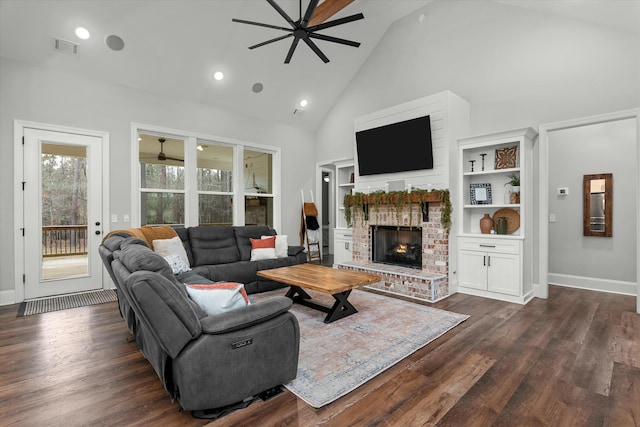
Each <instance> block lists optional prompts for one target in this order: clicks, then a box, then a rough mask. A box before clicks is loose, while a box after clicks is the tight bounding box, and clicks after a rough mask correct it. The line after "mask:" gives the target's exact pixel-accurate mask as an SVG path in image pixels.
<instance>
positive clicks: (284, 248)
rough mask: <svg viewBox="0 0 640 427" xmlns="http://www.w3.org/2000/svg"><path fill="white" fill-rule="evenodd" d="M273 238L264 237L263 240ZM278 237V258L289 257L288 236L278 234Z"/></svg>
mask: <svg viewBox="0 0 640 427" xmlns="http://www.w3.org/2000/svg"><path fill="white" fill-rule="evenodd" d="M269 237H273V236H262V238H263V239H268V238H269ZM275 237H276V256H277V257H278V258H286V257H288V256H289V243H288V242H287V235H286V234H278V235H276V236H275Z"/></svg>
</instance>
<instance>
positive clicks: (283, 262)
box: [256, 257, 296, 271]
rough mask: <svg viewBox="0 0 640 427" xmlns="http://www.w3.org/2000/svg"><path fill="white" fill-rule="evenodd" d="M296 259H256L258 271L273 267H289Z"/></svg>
mask: <svg viewBox="0 0 640 427" xmlns="http://www.w3.org/2000/svg"><path fill="white" fill-rule="evenodd" d="M295 261H296V258H295V257H287V258H276V259H263V260H260V261H256V264H257V265H258V271H261V270H271V269H272V268H280V267H289V266H291V265H294V262H295Z"/></svg>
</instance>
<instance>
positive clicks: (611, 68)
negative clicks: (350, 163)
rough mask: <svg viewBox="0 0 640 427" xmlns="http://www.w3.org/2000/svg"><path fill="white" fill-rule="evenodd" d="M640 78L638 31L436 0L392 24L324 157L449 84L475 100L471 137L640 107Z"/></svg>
mask: <svg viewBox="0 0 640 427" xmlns="http://www.w3.org/2000/svg"><path fill="white" fill-rule="evenodd" d="M421 13H424V14H425V17H426V19H425V20H424V21H423V22H422V23H420V22H419V20H418V16H419V15H420V14H421ZM639 75H640V37H639V35H638V34H637V33H631V32H625V31H619V30H616V29H612V28H608V27H603V26H598V25H595V24H590V23H586V22H581V21H576V20H571V19H569V18H564V17H558V16H553V15H547V14H543V13H538V12H534V11H530V10H525V9H522V8H518V7H515V6H508V5H503V4H498V3H493V2H490V1H485V0H456V1H451V0H435V1H434V2H433V3H430V4H429V5H427V6H425V7H424V8H422V9H419V10H417V11H415V12H414V13H413V14H410V15H408V16H406V17H405V18H403V19H401V20H399V21H397V22H395V23H394V24H393V25H392V26H391V27H390V28H389V30H388V31H387V33H386V35H385V36H384V37H383V39H382V40H381V41H380V42H379V44H378V46H377V47H376V49H375V50H374V51H373V53H372V54H371V55H370V56H369V58H368V59H367V61H366V62H365V63H364V64H363V66H362V68H361V69H360V71H359V72H358V74H357V75H356V76H355V77H354V78H353V80H352V83H351V84H350V86H349V87H348V88H347V90H345V92H344V93H343V95H342V97H341V98H340V99H339V100H338V101H337V103H336V104H335V106H334V107H333V108H332V110H331V112H330V113H329V114H328V115H327V117H326V119H325V120H324V122H323V123H322V125H321V126H320V128H319V129H318V133H317V137H316V139H317V145H316V153H317V158H318V160H320V161H322V160H323V159H331V158H335V157H353V131H354V120H355V119H356V118H357V117H360V116H363V115H366V114H369V113H372V112H374V111H378V110H382V109H385V108H389V107H392V106H394V105H399V104H402V103H404V102H408V101H411V100H414V99H417V98H421V97H424V96H427V95H432V94H435V93H438V92H440V91H443V90H450V91H452V92H454V93H456V94H457V95H459V96H460V97H462V98H463V99H465V100H466V101H468V102H469V103H470V105H471V126H470V133H471V135H482V134H487V133H492V132H499V131H504V130H509V129H516V128H523V127H533V128H534V129H536V128H538V126H540V125H541V124H547V123H553V122H559V121H564V120H570V119H576V118H581V117H590V116H596V115H599V114H605V113H610V112H614V111H623V110H628V109H631V108H637V107H638V106H640V79H639V78H638V76H639ZM534 151H535V153H537V146H534ZM537 166H538V167H539V166H541V165H537ZM545 166H546V165H545ZM455 173H456V171H455V170H452V174H455ZM534 175H535V177H537V176H538V172H537V169H536V170H534ZM453 178H454V176H453V175H452V182H453ZM453 208H454V210H455V209H456V206H455V205H454V207H453ZM534 220H536V222H535V223H536V224H537V219H536V218H534ZM536 232H537V230H536V229H534V234H536ZM533 245H534V246H533V247H534V248H538V247H539V242H538V241H537V239H535V240H534V242H533ZM536 253H537V252H536ZM538 263H539V260H538V259H537V257H535V258H534V272H537V270H538V268H537V265H538ZM536 280H537V274H534V281H536Z"/></svg>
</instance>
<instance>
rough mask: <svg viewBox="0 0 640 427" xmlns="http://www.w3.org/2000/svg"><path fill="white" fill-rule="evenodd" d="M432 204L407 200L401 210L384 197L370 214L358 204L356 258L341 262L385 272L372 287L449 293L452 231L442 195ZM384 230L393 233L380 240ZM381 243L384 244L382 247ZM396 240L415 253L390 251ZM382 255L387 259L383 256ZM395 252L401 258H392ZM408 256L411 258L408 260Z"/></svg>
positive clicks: (421, 295)
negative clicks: (444, 217)
mask: <svg viewBox="0 0 640 427" xmlns="http://www.w3.org/2000/svg"><path fill="white" fill-rule="evenodd" d="M427 206H428V208H427V209H428V210H427V211H426V212H422V210H421V208H420V205H419V204H418V203H415V202H414V203H406V204H405V205H404V207H403V208H402V209H401V210H400V209H398V206H397V205H396V204H384V203H383V204H380V205H378V206H377V207H374V206H370V207H369V212H368V218H365V213H364V212H363V210H362V209H360V208H357V209H354V210H353V213H352V218H353V219H352V222H353V245H352V254H353V255H352V256H353V259H352V260H351V262H346V263H342V264H339V265H338V268H345V269H349V270H355V271H364V272H367V273H371V274H376V275H378V276H380V278H381V279H382V280H381V281H380V282H378V283H375V284H372V285H368V286H367V287H368V288H373V289H377V290H380V291H384V292H388V293H392V294H397V295H402V296H406V297H410V298H415V299H419V300H423V301H428V302H435V301H438V300H441V299H443V298H446V297H447V296H449V278H448V274H449V233H448V231H447V230H446V229H445V228H443V227H442V225H441V223H440V207H441V203H440V199H439V198H438V199H437V201H434V202H430V203H428V205H427ZM424 220H426V221H424ZM380 230H385V231H383V233H384V234H386V235H387V236H386V237H384V238H385V239H387V240H386V242H385V243H382V244H381V243H380V242H379V237H378V236H376V239H375V240H374V235H376V234H377V233H378V232H380ZM410 236H411V237H410ZM381 245H382V246H383V247H385V249H384V250H381V249H380V246H381ZM400 245H406V247H405V248H402V247H401V246H400ZM417 245H419V246H417ZM394 246H396V248H395V249H396V251H397V250H398V249H399V250H400V251H403V250H404V251H409V252H411V255H410V256H409V255H399V254H397V253H396V254H393V253H391V254H389V255H387V252H388V251H389V250H392V251H393V249H394ZM379 251H382V252H384V254H382V255H381V254H380V253H379ZM417 252H419V257H418V256H417V254H416V253H417ZM406 253H407V252H405V254H406ZM381 257H382V258H384V259H385V260H384V261H380V260H379V258H381ZM389 257H390V258H392V260H395V261H398V260H400V262H389ZM407 258H410V259H411V262H407ZM413 258H416V259H419V261H418V262H416V261H414V260H413Z"/></svg>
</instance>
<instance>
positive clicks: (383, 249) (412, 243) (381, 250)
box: [371, 226, 422, 269]
mask: <svg viewBox="0 0 640 427" xmlns="http://www.w3.org/2000/svg"><path fill="white" fill-rule="evenodd" d="M371 261H372V262H375V263H381V264H392V265H400V266H402V267H410V268H416V269H421V268H422V230H421V229H419V228H416V227H411V228H410V227H400V228H398V227H390V226H377V227H376V226H372V227H371Z"/></svg>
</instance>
